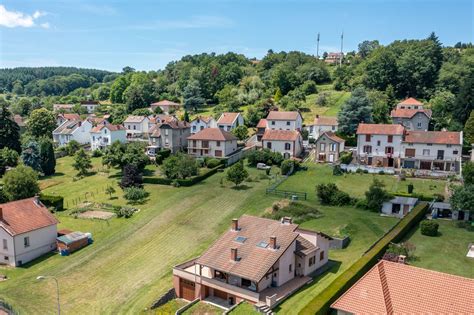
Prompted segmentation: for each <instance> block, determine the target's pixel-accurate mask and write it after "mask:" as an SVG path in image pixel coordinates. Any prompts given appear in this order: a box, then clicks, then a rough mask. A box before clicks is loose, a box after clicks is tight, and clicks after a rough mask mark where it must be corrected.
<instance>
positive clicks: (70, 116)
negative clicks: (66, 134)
mask: <svg viewBox="0 0 474 315" xmlns="http://www.w3.org/2000/svg"><path fill="white" fill-rule="evenodd" d="M67 120H81V116H80V115H79V114H74V113H59V114H58V115H57V116H56V125H57V126H58V127H59V126H61V125H62V124H63V123H64V122H65V121H67Z"/></svg>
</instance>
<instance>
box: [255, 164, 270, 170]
mask: <svg viewBox="0 0 474 315" xmlns="http://www.w3.org/2000/svg"><path fill="white" fill-rule="evenodd" d="M271 168H272V167H271V166H268V165H267V164H265V163H257V169H258V170H268V169H271Z"/></svg>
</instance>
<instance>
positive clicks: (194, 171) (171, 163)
mask: <svg viewBox="0 0 474 315" xmlns="http://www.w3.org/2000/svg"><path fill="white" fill-rule="evenodd" d="M161 170H162V172H163V173H164V174H165V176H166V178H168V179H186V178H188V177H191V176H195V175H198V173H199V168H198V164H197V162H196V160H195V159H194V158H192V157H190V156H188V155H186V154H184V153H176V154H175V155H173V156H170V157H168V158H167V159H165V160H164V161H163V165H162V166H161Z"/></svg>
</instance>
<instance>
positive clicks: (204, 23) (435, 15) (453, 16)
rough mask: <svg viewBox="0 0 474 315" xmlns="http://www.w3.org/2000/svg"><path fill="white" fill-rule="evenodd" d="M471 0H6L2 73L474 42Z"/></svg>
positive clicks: (0, 22)
mask: <svg viewBox="0 0 474 315" xmlns="http://www.w3.org/2000/svg"><path fill="white" fill-rule="evenodd" d="M473 10H474V8H473V1H472V0H452V1H449V0H445V1H440V0H426V1H425V0H418V1H414V0H412V1H409V0H400V1H381V0H379V1H377V0H370V1H369V0H360V1H337V0H332V1H329V0H327V1H316V0H314V1H298V0H294V1H290V0H288V1H279V0H273V1H270V0H262V1H258V0H254V1H249V0H240V1H231V0H221V1H219V0H213V1H211V0H207V1H191V0H187V1H183V0H181V1H180V0H176V1H171V0H169V1H158V0H157V1H153V0H134V1H132V0H129V1H125V0H103V1H99V0H96V1H80V0H77V1H74V0H62V1H59V0H53V1H52V0H49V1H46V0H29V1H23V0H22V1H18V0H16V1H12V0H2V2H0V68H4V67H17V66H77V67H89V68H99V69H107V70H113V71H119V70H120V69H122V67H124V66H131V67H134V68H136V69H139V70H153V69H155V70H156V69H160V68H163V67H164V66H165V65H166V64H167V63H168V62H169V61H172V60H177V59H179V58H180V57H182V56H184V55H188V54H196V53H202V52H216V53H224V52H227V51H234V52H238V53H243V54H245V55H246V56H248V57H257V58H261V57H262V56H263V55H265V53H266V52H267V50H268V49H270V48H271V49H273V50H274V51H280V50H285V51H289V50H300V51H304V52H307V53H311V54H315V53H316V34H317V33H318V32H320V33H321V41H320V51H321V52H322V51H335V50H338V49H339V45H340V42H339V41H340V34H341V32H342V31H343V30H344V51H350V50H354V49H357V44H358V43H360V42H361V41H363V40H367V39H378V40H379V41H380V42H381V43H382V44H388V43H390V42H391V41H393V40H395V39H404V38H415V39H417V38H425V37H427V36H428V35H429V33H430V32H431V31H435V32H436V33H437V35H438V36H439V38H440V40H441V42H442V43H444V44H445V45H454V44H455V43H456V42H458V41H462V42H469V41H473V39H474V11H473Z"/></svg>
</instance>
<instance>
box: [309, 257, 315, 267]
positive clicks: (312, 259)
mask: <svg viewBox="0 0 474 315" xmlns="http://www.w3.org/2000/svg"><path fill="white" fill-rule="evenodd" d="M315 263H316V256H313V257H309V266H310V267H311V266H312V265H314V264H315Z"/></svg>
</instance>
